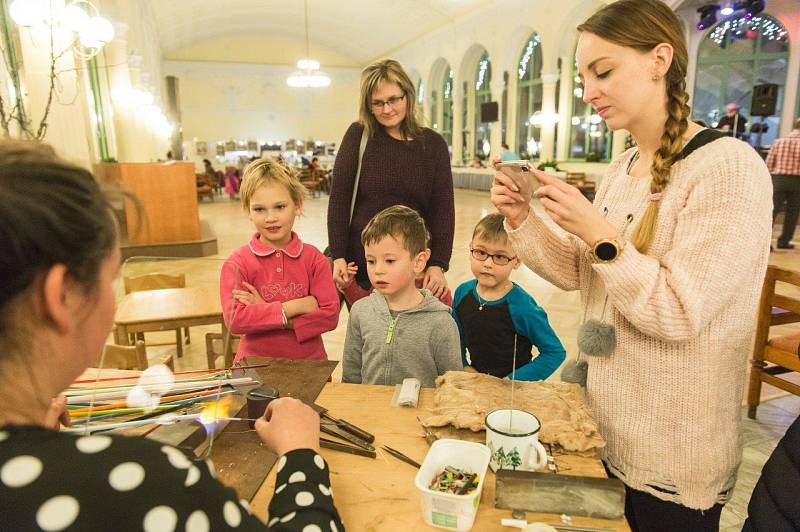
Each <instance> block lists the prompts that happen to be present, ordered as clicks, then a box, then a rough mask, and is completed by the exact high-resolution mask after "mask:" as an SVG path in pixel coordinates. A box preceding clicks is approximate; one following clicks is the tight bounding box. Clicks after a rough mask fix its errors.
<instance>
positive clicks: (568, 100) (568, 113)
mask: <svg viewBox="0 0 800 532" xmlns="http://www.w3.org/2000/svg"><path fill="white" fill-rule="evenodd" d="M560 76H561V86H560V88H559V95H558V115H559V116H560V117H561V120H559V121H558V139H557V141H556V156H555V158H556V159H558V160H566V159H569V143H570V138H569V134H570V127H571V126H572V98H573V97H574V94H573V92H572V63H571V62H570V61H568V59H567V58H566V57H564V58H562V59H561V74H560Z"/></svg>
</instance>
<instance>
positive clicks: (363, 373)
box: [342, 205, 464, 387]
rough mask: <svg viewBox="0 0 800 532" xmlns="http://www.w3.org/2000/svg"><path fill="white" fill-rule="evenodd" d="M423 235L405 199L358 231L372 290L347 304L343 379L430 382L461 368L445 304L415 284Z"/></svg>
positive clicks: (424, 249) (423, 256)
mask: <svg viewBox="0 0 800 532" xmlns="http://www.w3.org/2000/svg"><path fill="white" fill-rule="evenodd" d="M428 239H429V234H428V230H427V229H426V228H425V221H424V220H423V219H422V217H421V216H420V215H419V214H418V213H417V212H416V211H415V210H413V209H410V208H408V207H404V206H402V205H395V206H393V207H389V208H388V209H384V210H383V211H381V212H379V213H378V214H376V215H375V217H374V218H373V219H372V220H370V222H369V224H367V226H366V227H365V228H364V231H363V232H362V233H361V242H362V244H364V251H365V255H366V259H367V273H368V275H369V280H370V282H371V283H372V286H374V287H375V291H374V292H372V294H370V295H369V297H365V298H363V299H360V300H359V301H357V302H356V303H355V304H354V305H353V307H352V309H351V310H350V321H349V323H348V324H347V337H346V339H345V343H344V357H343V374H342V381H343V382H354V383H363V384H389V385H393V384H400V383H402V382H403V379H406V378H409V377H415V378H417V379H419V381H420V383H421V384H422V386H424V387H433V386H434V385H435V381H436V377H437V376H439V375H442V374H444V373H445V372H446V371H461V370H463V369H464V368H463V365H462V363H461V345H460V342H459V337H458V329H457V327H456V324H455V321H453V318H452V317H451V315H450V308H449V307H448V306H447V305H445V304H443V303H441V302H440V301H439V300H438V299H436V298H435V297H433V296H432V295H431V293H430V292H429V291H428V290H424V289H422V290H420V289H418V288H416V286H414V279H415V277H416V276H417V274H419V273H420V272H422V271H423V270H424V269H425V265H426V263H427V262H428V257H429V256H430V250H429V249H428V246H427V244H428ZM354 275H355V271H352V270H351V271H348V276H349V277H353V276H354ZM348 280H350V279H348Z"/></svg>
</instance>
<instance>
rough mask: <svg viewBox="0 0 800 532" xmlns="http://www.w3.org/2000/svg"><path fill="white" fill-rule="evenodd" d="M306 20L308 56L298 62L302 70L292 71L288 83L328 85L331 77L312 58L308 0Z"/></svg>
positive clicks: (306, 85)
mask: <svg viewBox="0 0 800 532" xmlns="http://www.w3.org/2000/svg"><path fill="white" fill-rule="evenodd" d="M303 8H304V10H305V22H306V57H305V59H301V60H300V61H298V62H297V68H299V69H300V70H298V71H296V72H294V73H292V75H291V76H289V77H288V78H287V79H286V84H287V85H289V86H290V87H294V88H306V87H312V88H315V87H327V86H328V85H330V84H331V78H329V77H328V76H327V75H326V74H325V73H323V72H320V70H319V61H315V60H314V59H311V54H310V53H309V45H308V0H303Z"/></svg>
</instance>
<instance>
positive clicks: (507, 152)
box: [500, 142, 519, 161]
mask: <svg viewBox="0 0 800 532" xmlns="http://www.w3.org/2000/svg"><path fill="white" fill-rule="evenodd" d="M502 148H503V150H502V151H501V152H500V160H501V161H516V160H517V159H519V157H518V156H517V154H516V153H514V152H513V151H511V149H510V148H509V147H508V144H506V143H505V142H504V143H503V144H502Z"/></svg>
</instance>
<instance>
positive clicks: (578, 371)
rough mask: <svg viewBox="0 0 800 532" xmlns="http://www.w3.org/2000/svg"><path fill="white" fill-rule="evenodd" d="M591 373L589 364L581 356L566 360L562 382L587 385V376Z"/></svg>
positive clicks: (562, 372)
mask: <svg viewBox="0 0 800 532" xmlns="http://www.w3.org/2000/svg"><path fill="white" fill-rule="evenodd" d="M578 356H579V357H580V354H578ZM588 374H589V364H588V363H587V362H586V361H585V360H580V359H579V358H576V359H573V360H567V361H566V362H564V369H562V370H561V382H569V383H574V384H580V385H581V386H583V387H584V388H585V387H586V378H587V377H588Z"/></svg>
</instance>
